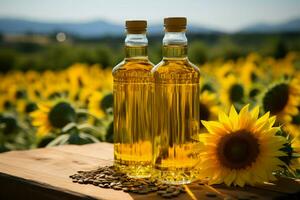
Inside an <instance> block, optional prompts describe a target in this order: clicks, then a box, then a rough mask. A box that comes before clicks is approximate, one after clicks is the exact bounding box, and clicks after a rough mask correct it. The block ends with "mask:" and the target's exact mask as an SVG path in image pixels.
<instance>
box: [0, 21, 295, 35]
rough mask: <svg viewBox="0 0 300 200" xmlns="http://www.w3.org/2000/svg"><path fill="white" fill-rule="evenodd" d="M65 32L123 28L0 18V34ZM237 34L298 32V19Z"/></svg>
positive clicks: (155, 30) (158, 28)
mask: <svg viewBox="0 0 300 200" xmlns="http://www.w3.org/2000/svg"><path fill="white" fill-rule="evenodd" d="M188 31H189V32H190V33H222V32H223V31H222V30H217V29H211V28H208V27H203V26H199V25H189V26H188ZM57 32H66V33H70V34H74V35H77V36H80V37H101V36H105V35H112V36H114V35H115V36H116V35H122V34H123V33H124V27H123V25H120V24H114V23H110V22H107V21H104V20H97V21H91V22H84V23H83V22H78V23H50V22H39V21H31V20H23V19H11V18H0V33H5V34H24V33H40V34H51V33H57ZM148 32H149V33H150V34H162V32H163V26H162V24H150V25H149V28H148ZM237 32H238V33H276V32H300V18H298V19H294V20H290V21H287V22H285V23H280V24H268V23H258V24H254V25H251V26H247V27H245V28H243V29H241V30H239V31H237Z"/></svg>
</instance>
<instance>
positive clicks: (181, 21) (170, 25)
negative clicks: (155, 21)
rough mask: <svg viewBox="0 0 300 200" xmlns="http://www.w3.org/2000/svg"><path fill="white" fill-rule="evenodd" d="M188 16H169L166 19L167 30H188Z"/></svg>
mask: <svg viewBox="0 0 300 200" xmlns="http://www.w3.org/2000/svg"><path fill="white" fill-rule="evenodd" d="M186 21H187V20H186V17H167V18H165V19H164V26H165V31H167V32H182V31H185V30H186Z"/></svg>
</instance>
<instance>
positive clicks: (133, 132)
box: [112, 20, 153, 178]
mask: <svg viewBox="0 0 300 200" xmlns="http://www.w3.org/2000/svg"><path fill="white" fill-rule="evenodd" d="M146 28H147V21H142V20H139V21H126V29H127V35H126V39H125V59H124V60H123V61H122V62H121V63H120V64H118V65H117V66H116V67H114V69H113V71H112V74H113V82H114V86H113V94H114V165H115V166H116V167H117V168H119V169H120V170H121V171H123V172H126V173H127V175H129V176H130V177H135V178H140V177H149V176H150V173H151V169H152V145H151V139H152V133H151V130H150V129H151V105H152V97H151V95H152V91H153V88H152V85H151V82H152V78H151V69H152V68H153V64H152V63H151V62H150V61H149V59H148V56H147V47H148V40H147V37H146Z"/></svg>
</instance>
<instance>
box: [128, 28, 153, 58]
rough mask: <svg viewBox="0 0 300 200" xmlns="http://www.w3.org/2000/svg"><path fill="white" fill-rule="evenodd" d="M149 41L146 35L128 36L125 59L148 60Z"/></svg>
mask: <svg viewBox="0 0 300 200" xmlns="http://www.w3.org/2000/svg"><path fill="white" fill-rule="evenodd" d="M147 49H148V40H147V37H146V33H144V34H127V35H126V38H125V59H147V57H148V53H147Z"/></svg>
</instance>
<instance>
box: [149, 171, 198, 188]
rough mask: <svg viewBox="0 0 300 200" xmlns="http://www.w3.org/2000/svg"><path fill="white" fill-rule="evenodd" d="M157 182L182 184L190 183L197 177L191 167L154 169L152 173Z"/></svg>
mask: <svg viewBox="0 0 300 200" xmlns="http://www.w3.org/2000/svg"><path fill="white" fill-rule="evenodd" d="M153 176H154V177H155V178H156V179H157V180H158V181H159V182H161V183H164V184H171V185H183V184H189V183H192V182H193V181H195V180H196V179H197V176H196V171H195V170H193V169H190V168H188V169H182V168H180V169H175V170H169V169H155V170H154V175H153Z"/></svg>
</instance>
